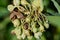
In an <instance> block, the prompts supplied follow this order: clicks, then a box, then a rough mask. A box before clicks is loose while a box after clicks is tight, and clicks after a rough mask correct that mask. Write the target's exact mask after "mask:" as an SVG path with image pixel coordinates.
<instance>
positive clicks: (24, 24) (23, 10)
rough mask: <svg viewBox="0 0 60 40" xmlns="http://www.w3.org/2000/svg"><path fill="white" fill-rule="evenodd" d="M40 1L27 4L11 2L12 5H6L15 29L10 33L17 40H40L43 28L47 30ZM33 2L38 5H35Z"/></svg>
mask: <svg viewBox="0 0 60 40" xmlns="http://www.w3.org/2000/svg"><path fill="white" fill-rule="evenodd" d="M41 1H42V0H34V1H33V2H31V3H29V2H28V1H26V0H13V4H11V5H8V10H9V11H10V19H11V21H12V23H13V25H14V27H15V29H14V30H12V33H13V34H15V35H16V36H17V38H18V39H19V40H25V39H26V38H27V39H28V40H32V38H33V37H35V38H36V40H40V38H41V36H42V33H43V32H44V31H45V28H46V29H47V28H49V24H48V20H47V18H46V17H45V15H44V14H42V13H41V12H42V10H43V7H42V6H40V5H39V4H41V3H42V2H41ZM35 2H36V3H37V4H38V6H37V4H35Z"/></svg>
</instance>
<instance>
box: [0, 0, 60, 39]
mask: <svg viewBox="0 0 60 40" xmlns="http://www.w3.org/2000/svg"><path fill="white" fill-rule="evenodd" d="M11 2H12V0H0V40H17V38H16V36H14V35H12V34H11V30H12V29H13V28H14V27H13V24H12V23H11V21H10V19H9V11H8V10H7V5H9V4H10V3H11ZM43 4H44V10H43V12H42V13H44V14H45V15H48V16H47V18H48V20H49V23H50V28H49V29H46V32H44V33H43V36H42V40H60V0H43Z"/></svg>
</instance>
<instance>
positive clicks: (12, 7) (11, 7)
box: [7, 5, 15, 12]
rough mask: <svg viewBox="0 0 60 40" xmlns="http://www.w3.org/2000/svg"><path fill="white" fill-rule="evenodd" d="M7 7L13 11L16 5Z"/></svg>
mask: <svg viewBox="0 0 60 40" xmlns="http://www.w3.org/2000/svg"><path fill="white" fill-rule="evenodd" d="M7 8H8V10H9V11H10V12H11V11H13V10H14V8H15V7H14V6H13V5H8V7H7Z"/></svg>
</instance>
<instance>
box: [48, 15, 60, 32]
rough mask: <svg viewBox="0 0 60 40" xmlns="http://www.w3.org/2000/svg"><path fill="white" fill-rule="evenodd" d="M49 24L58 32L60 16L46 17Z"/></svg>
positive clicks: (59, 30)
mask: <svg viewBox="0 0 60 40" xmlns="http://www.w3.org/2000/svg"><path fill="white" fill-rule="evenodd" d="M47 18H48V20H49V22H50V23H51V24H52V25H53V26H55V27H56V28H57V31H58V32H60V16H47Z"/></svg>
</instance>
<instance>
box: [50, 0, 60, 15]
mask: <svg viewBox="0 0 60 40" xmlns="http://www.w3.org/2000/svg"><path fill="white" fill-rule="evenodd" d="M51 1H52V2H53V3H54V5H55V7H56V9H57V10H58V12H59V14H60V5H59V4H58V3H57V2H56V1H55V0H51Z"/></svg>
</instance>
